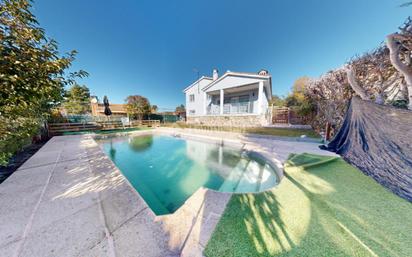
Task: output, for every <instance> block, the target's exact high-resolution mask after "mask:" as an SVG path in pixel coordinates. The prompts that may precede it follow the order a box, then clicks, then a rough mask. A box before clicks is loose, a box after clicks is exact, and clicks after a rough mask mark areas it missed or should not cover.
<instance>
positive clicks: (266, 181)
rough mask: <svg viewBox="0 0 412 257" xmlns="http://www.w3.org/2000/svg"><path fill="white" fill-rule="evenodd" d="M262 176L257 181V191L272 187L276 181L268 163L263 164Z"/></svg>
mask: <svg viewBox="0 0 412 257" xmlns="http://www.w3.org/2000/svg"><path fill="white" fill-rule="evenodd" d="M262 171H263V172H262V176H261V178H260V183H259V190H258V191H259V192H262V191H265V190H268V189H270V188H272V187H273V186H274V185H276V183H277V176H275V175H274V174H272V173H273V171H272V170H271V167H270V165H269V164H265V167H264V169H262Z"/></svg>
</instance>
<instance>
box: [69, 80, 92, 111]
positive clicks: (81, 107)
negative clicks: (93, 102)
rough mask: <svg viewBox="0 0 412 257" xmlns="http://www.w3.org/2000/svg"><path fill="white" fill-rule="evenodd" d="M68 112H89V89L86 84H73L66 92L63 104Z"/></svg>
mask: <svg viewBox="0 0 412 257" xmlns="http://www.w3.org/2000/svg"><path fill="white" fill-rule="evenodd" d="M63 106H64V108H65V109H66V111H67V112H68V113H69V114H85V113H88V112H90V90H89V88H88V87H86V86H80V85H78V84H75V85H73V86H72V87H71V88H70V89H69V90H68V91H67V92H66V101H65V103H64V104H63Z"/></svg>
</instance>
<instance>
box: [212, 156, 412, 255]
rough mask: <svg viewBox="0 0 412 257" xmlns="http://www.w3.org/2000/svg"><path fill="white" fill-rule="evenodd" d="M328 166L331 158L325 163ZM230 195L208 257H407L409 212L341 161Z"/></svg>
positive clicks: (296, 169)
mask: <svg viewBox="0 0 412 257" xmlns="http://www.w3.org/2000/svg"><path fill="white" fill-rule="evenodd" d="M329 158H330V157H329ZM285 176H286V177H285V178H284V179H283V180H282V182H281V183H280V185H279V186H278V187H277V188H274V189H272V190H271V191H268V192H265V193H261V194H242V195H235V196H233V197H232V199H231V200H230V202H229V204H228V207H227V208H226V211H225V213H224V216H223V218H222V219H221V221H220V222H219V224H218V226H217V229H216V230H215V232H214V234H213V236H212V239H211V240H210V241H209V244H208V245H207V248H206V250H205V254H206V256H273V255H276V256H410V255H411V253H412V246H411V244H410V242H411V241H412V234H411V233H409V232H410V231H409V229H408V228H411V227H412V205H411V203H409V202H407V201H405V200H403V199H401V198H399V197H398V196H396V195H394V194H392V193H391V192H389V191H388V190H386V189H385V188H383V187H382V186H380V185H379V184H377V183H376V182H375V181H374V180H373V179H371V178H370V177H367V176H365V175H363V174H362V173H361V172H360V171H359V170H357V169H356V168H354V167H352V166H350V165H349V164H347V163H346V162H344V161H343V160H341V159H337V160H335V161H332V162H325V163H323V164H321V165H317V166H310V165H307V163H305V165H304V166H298V165H297V163H295V164H293V163H290V165H289V166H286V168H285Z"/></svg>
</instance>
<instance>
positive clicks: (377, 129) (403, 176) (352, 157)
mask: <svg viewBox="0 0 412 257" xmlns="http://www.w3.org/2000/svg"><path fill="white" fill-rule="evenodd" d="M321 148H322V149H326V150H329V151H333V152H336V153H337V154H339V155H341V156H342V157H343V158H344V159H345V160H346V161H347V162H349V163H351V164H352V165H354V166H356V167H358V168H359V169H360V170H362V171H363V172H364V173H365V174H366V175H368V176H371V177H373V178H374V179H375V180H376V181H378V182H379V183H380V184H382V185H383V186H385V187H387V188H388V189H390V190H391V191H393V192H394V193H395V194H397V195H399V196H400V197H402V198H405V199H407V200H409V201H411V202H412V111H409V110H403V109H397V108H394V107H391V106H384V105H377V104H375V103H372V102H368V101H363V100H361V99H359V98H357V97H353V98H352V100H351V103H350V105H349V108H348V111H347V113H346V117H345V120H344V122H343V125H342V128H341V129H340V131H339V132H338V134H337V135H336V136H335V137H334V139H333V140H332V141H331V142H330V143H329V144H328V145H327V146H321Z"/></svg>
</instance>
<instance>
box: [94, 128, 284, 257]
mask: <svg viewBox="0 0 412 257" xmlns="http://www.w3.org/2000/svg"><path fill="white" fill-rule="evenodd" d="M143 135H167V136H174V137H178V138H183V139H189V140H197V141H200V142H206V143H211V140H212V141H213V144H218V145H222V146H225V145H226V146H229V147H233V148H237V149H240V150H244V151H246V152H247V153H248V154H254V155H257V156H258V157H259V158H262V159H264V160H265V161H266V162H269V165H271V166H272V167H273V169H274V171H275V172H276V176H277V180H278V181H277V183H276V185H274V186H273V187H271V188H268V189H266V190H264V191H269V190H271V189H273V188H274V187H276V186H277V185H278V184H279V183H281V180H282V178H283V165H282V164H281V162H280V161H279V160H277V159H275V158H274V157H272V156H270V155H269V153H266V152H264V151H258V150H257V149H256V148H254V147H248V146H247V145H246V143H244V142H242V140H241V139H239V138H236V139H225V138H219V137H214V136H210V135H198V134H193V133H182V132H180V131H176V130H159V129H152V130H145V131H130V132H123V133H115V134H110V135H107V134H106V135H101V134H99V135H93V136H92V139H93V140H94V141H95V143H96V144H98V143H97V142H96V140H95V139H100V138H102V139H105V138H111V137H119V136H143ZM99 149H100V154H104V155H105V156H106V157H108V156H107V155H106V154H105V153H104V152H103V149H102V148H101V147H100V146H99ZM108 159H109V160H110V158H109V157H108ZM110 161H111V160H110ZM111 162H112V161H111ZM112 164H113V165H114V166H115V164H114V163H113V162H112ZM116 169H117V170H118V172H119V173H120V174H122V176H123V177H125V176H124V175H123V173H122V171H121V170H120V169H119V168H117V167H116ZM126 181H127V184H128V185H129V187H130V188H132V189H133V190H134V191H135V193H136V194H137V195H138V196H139V197H141V196H140V194H139V192H138V191H137V190H136V189H135V188H134V187H133V185H131V183H130V182H129V181H128V180H127V178H126ZM264 191H260V192H249V193H252V194H255V193H262V192H264ZM245 193H247V192H220V191H217V190H213V189H210V188H206V187H204V186H201V187H200V188H199V189H197V190H196V191H195V192H194V193H193V194H192V195H191V196H190V197H189V198H188V199H187V200H186V201H185V202H184V203H183V204H182V205H181V206H180V207H179V208H178V209H177V210H176V211H175V212H174V213H170V214H164V215H156V214H155V213H154V212H153V211H152V210H151V209H150V207H149V205H148V204H147V203H146V202H145V201H144V203H145V205H146V206H147V209H148V210H149V211H150V212H151V214H152V215H154V216H155V217H156V218H157V219H161V220H163V221H164V222H172V223H174V220H176V219H177V218H183V219H188V218H189V219H192V220H194V224H193V226H191V229H190V231H189V232H188V234H187V236H186V239H185V240H184V242H183V246H182V248H181V256H192V255H194V256H200V255H201V254H202V252H203V250H204V248H205V247H206V244H207V242H208V241H209V239H210V237H211V236H212V233H213V231H214V229H215V227H216V225H217V222H218V221H219V220H220V217H221V216H222V215H223V212H224V209H225V208H226V205H227V203H228V202H229V200H230V198H231V196H232V195H238V194H245ZM208 194H209V195H208ZM141 198H142V199H143V197H141ZM208 198H211V199H208ZM213 199H215V200H216V199H223V201H221V202H220V206H218V207H217V209H218V211H215V212H213V213H212V214H211V215H212V216H213V217H214V222H212V223H211V222H209V223H207V222H204V223H205V225H203V232H202V235H201V238H202V240H199V238H196V236H198V235H196V233H192V229H193V228H194V227H199V226H202V224H200V223H202V220H203V218H202V219H199V217H197V216H198V213H199V211H200V210H201V208H202V205H203V204H204V202H206V201H213ZM143 200H144V199H143ZM199 201H200V202H201V203H202V204H201V205H198V206H197V207H195V208H194V207H193V202H199ZM196 208H197V210H196ZM193 210H194V212H193ZM191 214H195V216H192V215H191ZM181 216H185V217H181ZM208 218H209V217H206V219H208ZM205 226H206V228H204V227H205ZM205 231H206V232H205Z"/></svg>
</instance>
